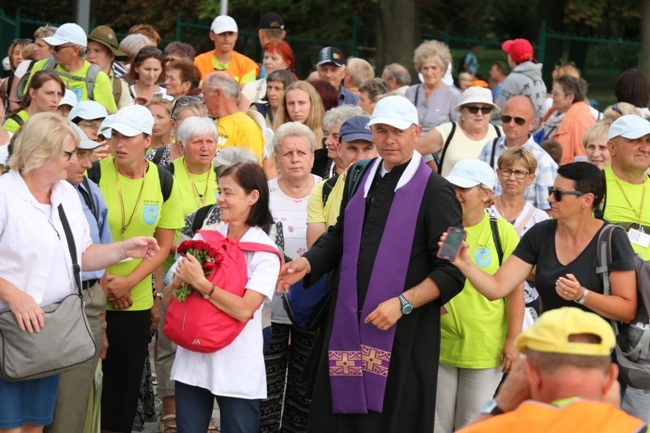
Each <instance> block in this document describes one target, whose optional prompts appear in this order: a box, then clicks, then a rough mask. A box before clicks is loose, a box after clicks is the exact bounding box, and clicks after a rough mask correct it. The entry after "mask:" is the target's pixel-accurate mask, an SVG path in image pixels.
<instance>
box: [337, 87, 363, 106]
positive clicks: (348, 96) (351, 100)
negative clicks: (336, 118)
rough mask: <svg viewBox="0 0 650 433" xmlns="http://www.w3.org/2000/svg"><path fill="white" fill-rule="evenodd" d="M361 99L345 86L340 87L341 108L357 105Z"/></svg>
mask: <svg viewBox="0 0 650 433" xmlns="http://www.w3.org/2000/svg"><path fill="white" fill-rule="evenodd" d="M357 102H359V97H358V96H357V95H355V94H354V93H352V92H350V91H349V90H348V89H346V88H345V86H341V87H339V107H340V106H341V105H357Z"/></svg>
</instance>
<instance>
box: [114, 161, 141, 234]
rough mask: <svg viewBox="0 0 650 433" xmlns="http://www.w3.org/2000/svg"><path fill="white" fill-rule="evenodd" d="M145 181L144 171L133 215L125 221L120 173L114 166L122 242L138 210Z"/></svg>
mask: <svg viewBox="0 0 650 433" xmlns="http://www.w3.org/2000/svg"><path fill="white" fill-rule="evenodd" d="M113 164H115V160H113ZM145 164H146V161H145ZM146 180H147V170H146V169H145V170H144V175H143V176H142V185H140V192H139V193H138V198H137V199H136V202H135V206H133V213H131V216H130V217H129V220H128V221H125V220H126V215H125V214H124V198H123V197H122V188H121V186H120V173H119V172H118V171H117V165H115V182H116V183H117V193H118V195H119V196H120V213H121V217H122V228H121V230H120V234H121V235H122V240H124V234H125V233H126V229H128V228H129V226H130V225H131V222H132V221H133V217H134V216H135V214H136V213H137V211H138V209H139V208H140V201H141V199H142V192H143V191H144V184H145V181H146Z"/></svg>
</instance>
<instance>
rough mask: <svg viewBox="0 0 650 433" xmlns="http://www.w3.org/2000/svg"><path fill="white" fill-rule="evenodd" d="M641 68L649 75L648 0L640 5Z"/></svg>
mask: <svg viewBox="0 0 650 433" xmlns="http://www.w3.org/2000/svg"><path fill="white" fill-rule="evenodd" d="M641 23H642V25H641V70H642V71H643V73H644V74H645V75H646V77H650V24H649V23H650V0H643V3H642V5H641Z"/></svg>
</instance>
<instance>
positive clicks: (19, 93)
mask: <svg viewBox="0 0 650 433" xmlns="http://www.w3.org/2000/svg"><path fill="white" fill-rule="evenodd" d="M35 64H36V60H31V61H30V62H29V66H27V70H26V71H25V75H23V76H22V77H20V80H18V85H17V86H16V99H15V100H14V101H12V102H15V103H16V104H18V103H20V101H22V99H23V97H24V96H25V91H26V90H27V83H28V82H29V78H30V77H31V75H32V69H33V68H34V65H35Z"/></svg>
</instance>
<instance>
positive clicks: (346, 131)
mask: <svg viewBox="0 0 650 433" xmlns="http://www.w3.org/2000/svg"><path fill="white" fill-rule="evenodd" d="M369 121H370V118H369V117H366V116H354V117H351V118H349V119H348V120H346V121H345V122H343V125H341V130H340V131H339V138H340V139H341V140H343V141H345V142H347V143H349V142H351V141H356V140H363V141H369V142H371V143H372V134H371V133H370V126H368V122H369Z"/></svg>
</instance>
